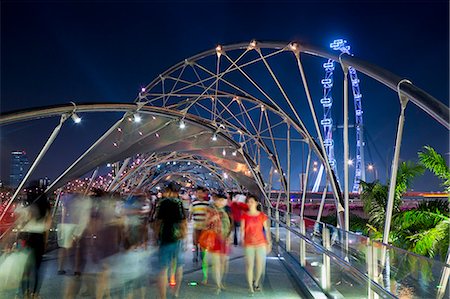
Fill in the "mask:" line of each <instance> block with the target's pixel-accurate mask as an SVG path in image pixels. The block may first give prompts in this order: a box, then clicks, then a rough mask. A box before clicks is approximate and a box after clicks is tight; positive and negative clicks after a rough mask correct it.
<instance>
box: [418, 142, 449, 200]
mask: <svg viewBox="0 0 450 299" xmlns="http://www.w3.org/2000/svg"><path fill="white" fill-rule="evenodd" d="M423 148H424V151H422V152H418V155H419V163H420V164H421V165H423V166H424V167H425V168H426V169H428V170H429V171H431V172H432V173H434V175H436V176H437V177H438V178H440V179H442V180H444V181H443V183H442V185H443V186H444V187H445V190H446V192H450V170H449V168H448V166H447V163H446V162H445V159H444V158H443V157H442V156H441V155H440V154H438V153H437V152H436V151H435V150H434V148H432V147H431V146H429V145H426V146H424V147H423Z"/></svg>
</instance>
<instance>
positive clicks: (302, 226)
mask: <svg viewBox="0 0 450 299" xmlns="http://www.w3.org/2000/svg"><path fill="white" fill-rule="evenodd" d="M298 224H299V226H300V234H302V236H305V231H306V230H305V220H304V219H303V217H300V221H299V223H298ZM299 248H300V254H299V257H300V265H301V266H302V267H304V266H305V265H306V244H305V240H303V238H300V246H299Z"/></svg>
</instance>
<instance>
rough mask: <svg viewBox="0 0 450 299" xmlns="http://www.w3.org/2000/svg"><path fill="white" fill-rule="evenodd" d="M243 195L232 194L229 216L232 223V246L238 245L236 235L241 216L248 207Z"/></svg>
mask: <svg viewBox="0 0 450 299" xmlns="http://www.w3.org/2000/svg"><path fill="white" fill-rule="evenodd" d="M245 198H246V197H245V195H243V194H233V196H232V202H231V205H230V206H231V215H232V218H233V222H234V234H233V244H234V246H237V245H238V242H239V237H238V233H239V230H240V227H241V220H242V214H243V213H245V212H246V211H247V210H248V206H247V204H246V203H245Z"/></svg>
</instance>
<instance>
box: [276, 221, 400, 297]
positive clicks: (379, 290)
mask: <svg viewBox="0 0 450 299" xmlns="http://www.w3.org/2000/svg"><path fill="white" fill-rule="evenodd" d="M268 217H269V218H270V219H271V220H272V221H274V222H275V223H278V224H280V225H281V226H282V227H284V228H285V229H287V230H288V231H290V232H291V233H293V234H294V235H296V236H297V237H299V238H301V239H303V240H304V241H305V242H306V243H308V244H309V245H311V246H313V247H314V248H315V249H317V250H318V251H319V252H320V253H324V254H326V255H327V256H329V257H331V258H333V260H334V261H335V262H337V263H338V264H339V265H340V266H342V267H343V268H345V269H346V270H348V271H349V272H350V273H351V274H352V275H354V276H355V277H357V278H359V279H362V280H365V281H368V282H369V283H370V285H371V287H372V289H373V290H374V291H375V292H376V293H377V294H379V295H380V293H381V294H383V295H384V296H383V297H384V298H397V297H396V296H395V295H394V294H392V293H390V292H389V291H387V290H386V289H384V288H383V287H382V286H380V285H379V284H378V283H377V282H375V281H373V280H372V279H371V278H369V277H368V276H367V274H366V273H363V272H361V271H359V270H358V269H356V268H354V267H353V266H352V265H350V263H348V262H347V261H345V260H344V259H342V258H340V257H339V256H338V255H336V254H335V253H334V252H332V251H330V250H328V249H326V248H324V247H323V246H321V245H320V244H317V243H315V242H313V241H311V240H310V239H308V238H307V237H306V236H304V235H302V234H301V233H299V232H297V231H295V230H293V229H292V228H291V227H288V226H287V225H286V224H285V223H283V222H281V221H278V220H276V219H275V218H274V217H272V216H271V215H269V216H268Z"/></svg>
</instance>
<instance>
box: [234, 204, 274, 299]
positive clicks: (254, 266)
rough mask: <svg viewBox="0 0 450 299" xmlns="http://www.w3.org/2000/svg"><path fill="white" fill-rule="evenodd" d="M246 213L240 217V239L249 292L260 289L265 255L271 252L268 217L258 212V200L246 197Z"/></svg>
mask: <svg viewBox="0 0 450 299" xmlns="http://www.w3.org/2000/svg"><path fill="white" fill-rule="evenodd" d="M246 203H247V205H248V212H246V213H244V214H243V215H242V221H241V237H242V244H244V252H245V265H246V274H247V283H248V286H249V292H250V294H251V295H252V294H253V293H254V292H255V291H260V290H261V289H262V287H261V284H262V277H264V273H265V267H266V255H267V253H269V252H270V251H271V250H272V242H271V235H270V225H269V221H268V217H267V216H266V215H265V214H264V213H263V212H260V211H258V199H257V197H256V196H254V195H249V196H247V199H246Z"/></svg>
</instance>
